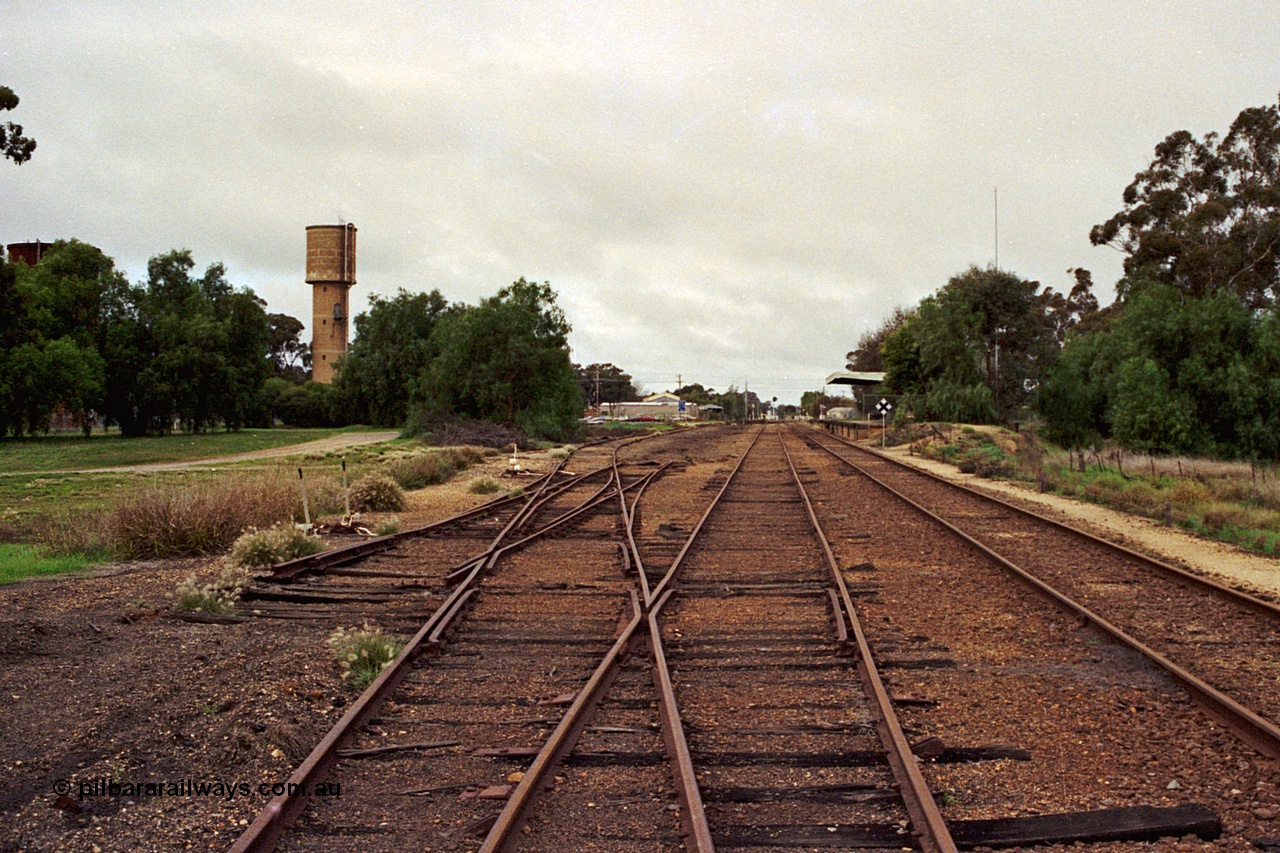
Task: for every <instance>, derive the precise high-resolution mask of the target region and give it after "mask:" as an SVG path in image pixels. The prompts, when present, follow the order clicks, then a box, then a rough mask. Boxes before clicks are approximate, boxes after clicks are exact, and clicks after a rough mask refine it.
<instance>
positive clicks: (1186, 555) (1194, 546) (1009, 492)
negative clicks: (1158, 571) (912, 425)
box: [876, 445, 1280, 596]
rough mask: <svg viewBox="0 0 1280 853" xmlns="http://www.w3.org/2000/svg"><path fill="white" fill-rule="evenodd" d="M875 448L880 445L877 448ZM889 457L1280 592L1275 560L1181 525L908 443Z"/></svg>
mask: <svg viewBox="0 0 1280 853" xmlns="http://www.w3.org/2000/svg"><path fill="white" fill-rule="evenodd" d="M876 449H877V450H878V449H879V448H876ZM882 452H884V453H886V454H887V455H888V456H890V457H892V458H893V459H896V460H898V461H901V462H905V463H907V464H908V465H913V466H915V467H917V468H921V469H923V470H925V471H929V472H931V473H934V474H937V475H939V476H940V477H943V478H945V479H947V480H950V481H952V482H955V483H960V484H962V485H965V486H969V487H970V488H975V489H978V490H979V491H986V492H989V493H991V494H993V495H995V496H997V497H1001V498H1016V499H1018V500H1020V501H1022V502H1024V503H1027V504H1031V505H1033V507H1032V508H1040V509H1041V510H1046V509H1047V510H1049V511H1050V512H1049V513H1048V514H1051V515H1054V516H1056V517H1057V518H1058V519H1059V520H1061V521H1066V522H1068V523H1071V524H1074V525H1076V526H1079V527H1082V528H1084V529H1086V530H1088V531H1089V532H1091V533H1094V534H1096V535H1099V536H1102V537H1104V538H1107V539H1110V540H1112V541H1115V542H1119V543H1121V544H1124V545H1127V546H1129V547H1133V548H1136V549H1137V550H1140V551H1145V552H1148V553H1151V554H1154V555H1156V556H1160V557H1164V558H1166V559H1168V560H1171V561H1173V562H1176V563H1180V564H1182V565H1184V566H1186V567H1188V568H1190V569H1192V570H1194V571H1197V572H1200V573H1202V574H1205V575H1212V576H1214V577H1216V578H1219V579H1222V580H1225V581H1227V582H1229V583H1232V584H1244V585H1246V586H1248V587H1251V588H1253V589H1255V590H1259V591H1262V592H1265V593H1268V594H1270V595H1272V596H1275V595H1280V561H1276V560H1274V559H1271V558H1269V557H1263V556H1259V555H1257V554H1252V553H1249V552H1248V551H1244V550H1241V549H1240V548H1236V547H1234V546H1232V545H1227V544H1226V543H1223V542H1215V541H1213V540H1211V539H1205V538H1203V537H1200V536H1196V535H1195V534H1193V533H1189V532H1187V531H1185V530H1182V529H1180V528H1169V527H1164V526H1163V525H1161V524H1158V523H1156V522H1154V521H1152V520H1150V519H1146V518H1141V517H1139V516H1134V515H1129V514H1127V513H1123V512H1118V511H1116V510H1113V509H1108V508H1107V507H1103V506H1098V505H1097V504H1091V503H1085V502H1083V501H1077V500H1074V499H1072V498H1067V497H1063V496H1061V495H1054V494H1041V493H1040V492H1038V491H1036V490H1035V489H1033V488H1031V487H1030V486H1027V485H1024V484H1022V483H1016V482H1011V481H1008V480H987V479H983V478H980V477H978V476H976V475H973V474H965V473H962V472H960V471H958V470H956V468H954V467H953V466H951V465H947V464H945V463H942V462H937V461H934V460H932V459H922V458H920V457H919V456H913V455H911V454H910V453H909V451H908V449H907V446H906V445H904V446H902V447H893V448H889V449H887V450H885V451H882Z"/></svg>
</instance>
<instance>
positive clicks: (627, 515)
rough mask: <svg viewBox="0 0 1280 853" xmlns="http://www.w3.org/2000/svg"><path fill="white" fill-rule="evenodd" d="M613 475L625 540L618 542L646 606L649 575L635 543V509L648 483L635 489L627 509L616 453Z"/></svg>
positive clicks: (648, 596) (648, 593) (648, 594)
mask: <svg viewBox="0 0 1280 853" xmlns="http://www.w3.org/2000/svg"><path fill="white" fill-rule="evenodd" d="M613 476H614V477H615V478H616V479H617V482H618V485H619V489H618V504H619V506H618V508H619V510H620V511H621V513H622V528H623V530H624V531H625V534H626V542H623V543H619V544H620V545H621V546H622V553H623V557H624V558H625V559H626V561H627V571H628V572H630V570H631V566H632V565H634V566H635V567H636V572H637V574H638V576H639V579H640V594H641V600H642V601H644V603H645V606H646V607H647V606H648V603H649V601H650V591H649V576H648V575H647V574H645V569H644V559H643V558H642V557H641V556H640V549H639V547H637V545H636V535H635V510H636V508H637V507H638V506H639V505H640V498H641V497H643V495H644V490H645V489H646V488H647V487H648V485H649V484H648V483H645V484H644V485H643V486H641V487H640V488H639V490H637V492H636V496H635V500H634V501H633V502H632V504H631V507H630V508H629V509H628V507H627V497H626V494H625V493H624V492H623V491H622V489H621V485H622V474H621V472H619V471H618V460H617V456H616V454H615V456H614V460H613Z"/></svg>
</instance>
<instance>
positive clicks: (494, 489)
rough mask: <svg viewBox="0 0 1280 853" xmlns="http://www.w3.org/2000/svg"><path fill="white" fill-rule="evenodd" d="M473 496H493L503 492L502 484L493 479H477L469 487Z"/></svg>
mask: <svg viewBox="0 0 1280 853" xmlns="http://www.w3.org/2000/svg"><path fill="white" fill-rule="evenodd" d="M467 491H468V492H471V494H473V495H492V494H497V493H498V492H500V491H502V484H501V483H499V482H498V481H497V480H495V479H493V478H492V477H476V478H474V479H472V481H471V483H470V484H469V485H468V486H467Z"/></svg>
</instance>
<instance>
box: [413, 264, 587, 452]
mask: <svg viewBox="0 0 1280 853" xmlns="http://www.w3.org/2000/svg"><path fill="white" fill-rule="evenodd" d="M568 334H569V323H568V321H567V320H566V319H565V316H564V312H563V311H562V310H561V309H560V307H559V306H558V305H556V295H555V292H554V291H553V290H552V289H551V287H550V285H547V284H535V283H531V282H527V281H525V280H524V279H523V278H522V279H520V280H519V281H517V282H515V283H514V284H512V285H511V286H510V287H505V288H503V289H502V290H500V291H498V294H497V295H496V296H492V297H489V298H488V299H484V300H481V302H480V304H478V305H476V306H474V307H464V308H459V309H458V310H454V311H450V312H448V313H446V314H445V315H443V316H442V317H441V318H440V320H439V322H438V324H437V326H436V328H435V330H434V331H433V333H432V340H433V341H434V342H435V344H436V345H437V349H438V353H439V354H438V355H437V356H436V357H435V358H434V359H433V360H432V361H431V363H430V365H429V366H428V367H427V369H426V370H425V371H423V373H422V374H421V377H420V381H419V384H418V393H419V397H418V399H419V403H418V405H419V407H420V409H421V413H420V415H419V418H420V420H422V421H423V422H429V421H431V420H433V419H442V418H448V417H464V418H476V419H480V420H490V421H495V422H498V423H505V424H510V425H513V426H516V427H518V428H520V429H521V430H523V431H524V432H525V433H526V434H528V435H532V436H540V437H543V438H548V439H552V440H563V439H566V438H569V437H570V436H571V435H572V434H573V433H574V432H575V430H576V427H577V420H578V417H579V416H580V415H581V413H582V395H581V393H580V392H579V390H578V382H577V374H576V372H575V371H574V369H573V364H572V362H571V361H570V360H569V347H568Z"/></svg>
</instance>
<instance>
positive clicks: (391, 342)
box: [334, 290, 448, 426]
mask: <svg viewBox="0 0 1280 853" xmlns="http://www.w3.org/2000/svg"><path fill="white" fill-rule="evenodd" d="M447 309H448V302H446V301H445V298H444V296H442V295H441V293H440V291H439V290H433V291H431V292H430V293H408V292H407V291H405V290H400V291H399V292H398V293H397V294H396V296H395V297H394V298H392V299H382V298H379V297H376V296H375V297H371V298H370V301H369V310H368V311H367V312H364V313H361V314H360V315H359V316H357V317H356V319H355V328H356V336H355V340H354V341H353V342H352V343H351V347H350V349H349V350H348V351H347V354H346V356H345V357H344V358H343V360H342V363H341V366H340V368H339V371H338V378H337V380H336V381H335V382H334V390H335V392H336V396H337V401H336V402H337V405H338V406H339V407H340V411H341V417H343V418H345V419H347V421H348V422H351V423H368V424H378V425H380V426H402V425H403V424H404V423H405V420H406V418H407V416H408V413H409V406H410V403H411V402H412V401H413V400H415V399H416V391H415V383H416V382H417V381H418V377H419V376H420V375H421V374H422V373H423V371H425V370H426V369H427V367H428V365H429V364H430V363H431V360H432V359H433V358H434V357H435V356H436V353H437V351H438V346H437V344H436V343H435V342H434V341H433V340H432V335H433V332H434V331H435V327H436V324H437V322H438V321H439V320H440V318H441V316H442V315H443V314H444V313H445V311H446V310H447Z"/></svg>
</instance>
